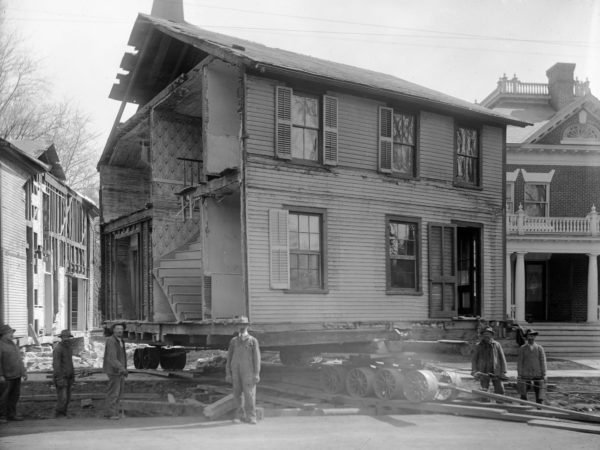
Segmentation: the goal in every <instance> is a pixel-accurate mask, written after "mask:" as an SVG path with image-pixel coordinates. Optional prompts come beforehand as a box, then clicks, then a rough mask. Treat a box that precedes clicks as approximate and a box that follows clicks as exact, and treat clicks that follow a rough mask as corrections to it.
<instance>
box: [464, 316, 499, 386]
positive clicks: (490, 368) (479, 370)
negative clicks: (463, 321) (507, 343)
mask: <svg viewBox="0 0 600 450" xmlns="http://www.w3.org/2000/svg"><path fill="white" fill-rule="evenodd" d="M471 375H473V377H475V378H476V379H479V383H480V384H481V388H482V389H483V390H484V391H487V390H488V388H489V386H490V379H491V380H492V383H493V384H494V392H495V393H496V394H500V395H504V385H503V384H502V379H506V358H505V357H504V351H503V350H502V346H501V345H500V343H498V342H496V341H495V340H494V330H493V328H491V327H487V328H485V329H484V330H483V331H482V333H481V341H480V342H479V343H478V344H477V345H476V346H475V352H474V353H473V359H472V361H471Z"/></svg>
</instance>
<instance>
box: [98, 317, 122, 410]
mask: <svg viewBox="0 0 600 450" xmlns="http://www.w3.org/2000/svg"><path fill="white" fill-rule="evenodd" d="M111 330H112V335H111V336H110V337H108V338H107V339H106V344H105V347H104V363H103V366H102V368H103V369H104V372H105V373H106V375H108V388H107V390H106V409H107V415H108V418H109V419H113V420H118V419H120V418H121V415H120V411H121V397H122V396H123V390H124V388H125V378H126V377H127V375H128V372H127V353H125V343H124V342H123V331H125V324H123V323H115V324H113V326H112V327H111Z"/></svg>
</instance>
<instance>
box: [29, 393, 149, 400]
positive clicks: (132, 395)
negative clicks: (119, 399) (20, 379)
mask: <svg viewBox="0 0 600 450" xmlns="http://www.w3.org/2000/svg"><path fill="white" fill-rule="evenodd" d="M86 398H90V399H92V400H102V399H104V398H106V394H105V393H102V392H90V393H77V394H71V400H83V399H86ZM158 398H160V394H156V393H153V392H139V393H134V392H129V393H125V394H123V399H125V400H127V399H129V400H138V399H140V400H152V399H158ZM20 400H21V401H22V402H48V401H56V394H28V395H21V397H20Z"/></svg>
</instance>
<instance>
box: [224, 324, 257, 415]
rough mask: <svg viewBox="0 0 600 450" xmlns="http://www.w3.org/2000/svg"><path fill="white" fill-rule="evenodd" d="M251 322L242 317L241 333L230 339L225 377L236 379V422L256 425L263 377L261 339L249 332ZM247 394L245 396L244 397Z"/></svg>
mask: <svg viewBox="0 0 600 450" xmlns="http://www.w3.org/2000/svg"><path fill="white" fill-rule="evenodd" d="M249 325H250V322H249V321H248V318H247V317H244V316H242V317H241V318H240V326H239V334H238V335H237V336H236V337H234V338H233V339H232V340H231V342H230V343H229V350H228V353H227V365H226V367H225V379H226V381H227V382H229V383H233V400H234V403H235V406H236V416H235V419H234V422H236V423H239V422H241V421H243V422H247V423H250V424H252V425H256V385H257V384H258V382H259V381H260V348H259V346H258V341H257V340H256V338H254V337H253V336H250V335H249V334H248V326H249ZM242 394H243V398H242Z"/></svg>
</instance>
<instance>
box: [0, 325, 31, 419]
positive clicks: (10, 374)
mask: <svg viewBox="0 0 600 450" xmlns="http://www.w3.org/2000/svg"><path fill="white" fill-rule="evenodd" d="M0 335H1V336H2V337H1V338H0V423H6V421H7V420H23V418H22V417H21V416H18V415H17V403H18V402H19V397H20V396H21V378H22V379H23V380H24V381H25V380H27V372H26V371H25V364H23V357H22V356H21V350H19V347H18V346H17V344H15V343H14V342H13V339H14V335H15V330H14V329H13V328H11V326H10V325H2V326H0Z"/></svg>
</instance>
